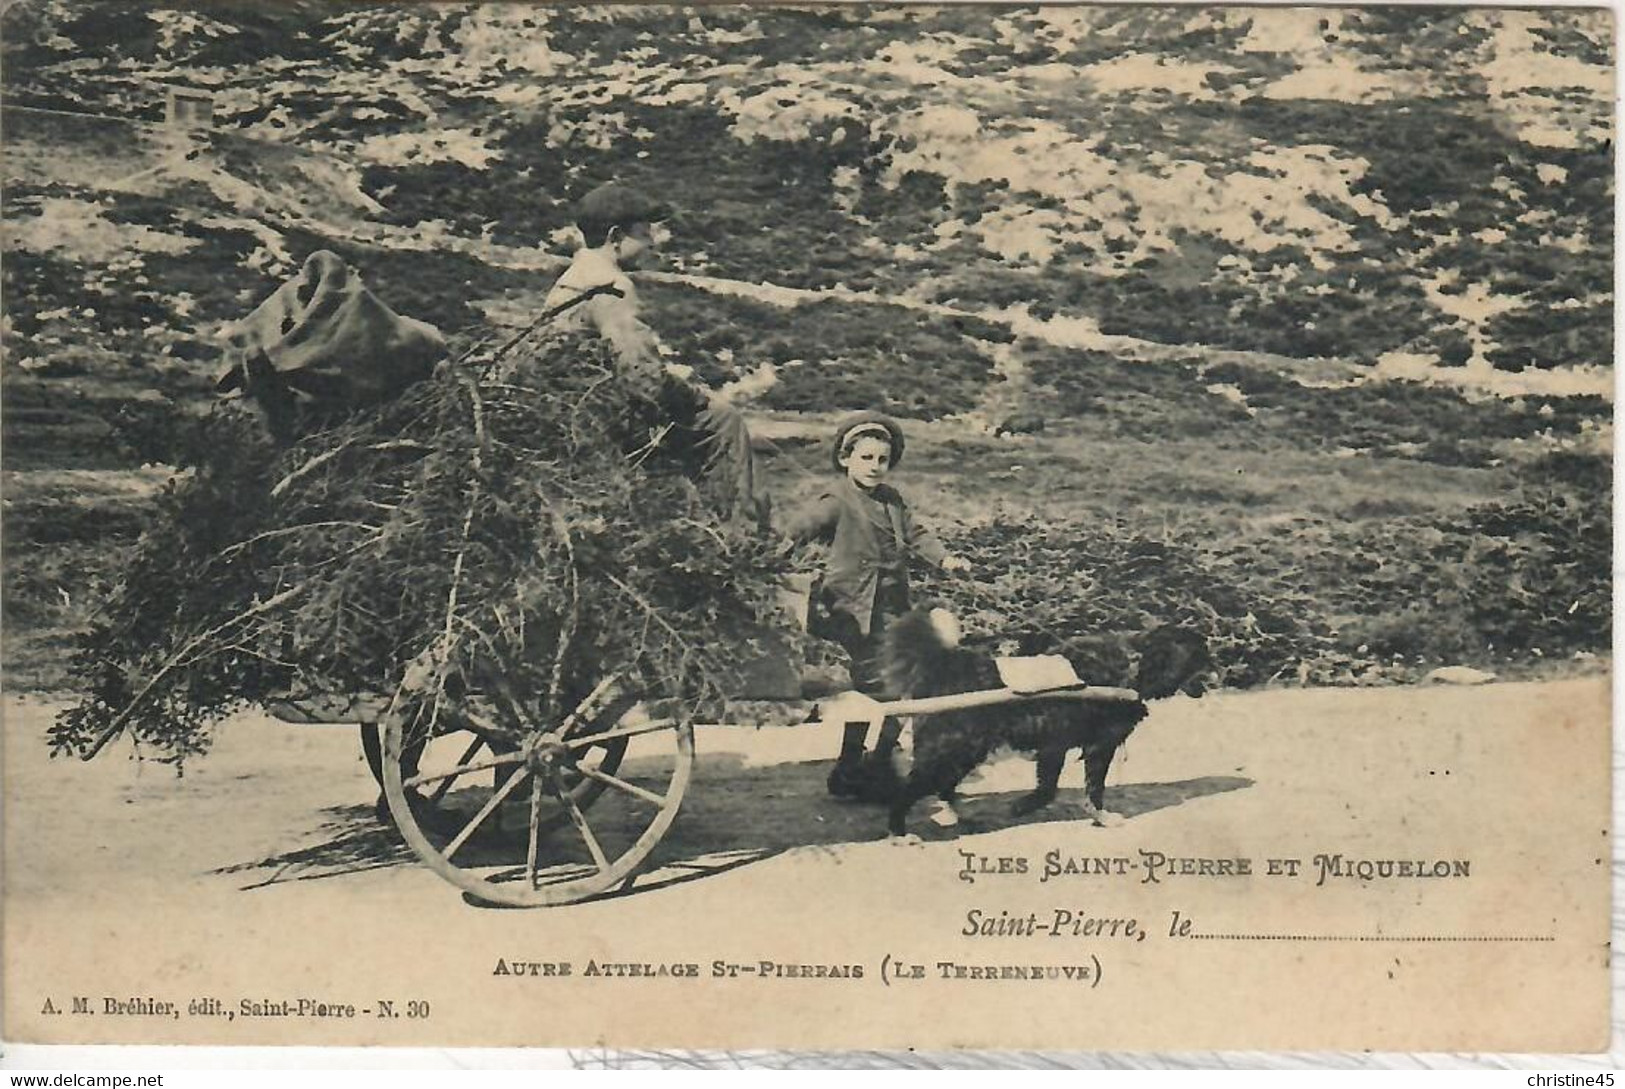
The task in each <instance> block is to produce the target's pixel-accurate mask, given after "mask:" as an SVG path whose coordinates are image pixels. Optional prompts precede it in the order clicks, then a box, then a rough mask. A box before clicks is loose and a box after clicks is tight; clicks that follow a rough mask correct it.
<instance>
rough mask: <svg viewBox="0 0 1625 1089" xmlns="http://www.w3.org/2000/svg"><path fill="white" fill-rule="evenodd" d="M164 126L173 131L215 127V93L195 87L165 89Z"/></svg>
mask: <svg viewBox="0 0 1625 1089" xmlns="http://www.w3.org/2000/svg"><path fill="white" fill-rule="evenodd" d="M164 91H165V99H164V124H165V125H167V126H168V127H169V128H172V129H206V128H210V127H212V126H213V125H214V92H213V91H200V90H198V89H197V88H195V87H165V88H164Z"/></svg>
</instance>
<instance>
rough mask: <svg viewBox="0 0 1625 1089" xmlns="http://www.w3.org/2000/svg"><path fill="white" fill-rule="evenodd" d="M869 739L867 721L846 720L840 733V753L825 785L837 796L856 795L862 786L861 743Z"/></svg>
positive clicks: (847, 796)
mask: <svg viewBox="0 0 1625 1089" xmlns="http://www.w3.org/2000/svg"><path fill="white" fill-rule="evenodd" d="M868 739H869V724H868V723H867V722H848V723H847V724H846V730H845V732H844V733H842V734H841V755H839V756H837V757H836V758H835V767H834V768H833V769H832V770H831V771H830V773H829V779H828V780H827V781H826V782H825V784H824V785H825V786H826V787H828V788H829V792H830V793H831V794H833V795H835V796H836V797H837V798H852V797H856V796H857V794H858V791H859V790H860V789H861V788H862V786H863V743H864V742H865V741H867V740H868Z"/></svg>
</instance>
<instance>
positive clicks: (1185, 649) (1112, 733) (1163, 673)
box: [882, 609, 1212, 836]
mask: <svg viewBox="0 0 1625 1089" xmlns="http://www.w3.org/2000/svg"><path fill="white" fill-rule="evenodd" d="M956 627H957V625H955V624H954V623H953V622H952V618H951V616H948V615H947V614H945V613H943V612H942V610H931V611H927V610H921V609H917V610H915V611H914V612H912V613H909V614H908V615H907V616H905V617H902V618H901V619H899V620H897V621H896V622H894V623H893V624H892V625H891V627H890V628H889V629H888V630H887V632H886V637H885V642H884V647H883V651H882V663H883V668H884V670H885V677H886V684H887V688H888V690H889V692H890V694H893V695H895V696H899V697H902V696H905V695H906V696H909V697H914V698H920V697H926V696H945V695H950V694H953V693H957V692H974V691H979V690H982V689H989V688H1002V687H1003V686H1004V682H1003V681H1002V680H1001V679H1000V677H999V670H998V666H997V664H996V663H995V662H994V659H993V657H992V656H991V655H988V654H984V653H982V652H980V651H976V650H972V649H969V648H964V647H959V646H958V645H957V638H956V635H957V632H956V630H955V629H956ZM1136 648H1137V649H1138V650H1139V652H1140V660H1139V666H1138V668H1137V671H1136V676H1135V684H1134V689H1135V691H1136V692H1137V693H1138V694H1139V696H1140V698H1139V699H1138V700H1121V701H1102V702H1082V701H1075V700H1074V701H1068V700H1035V701H1031V702H1026V703H1008V704H1000V705H995V706H991V707H978V708H973V709H970V710H965V711H948V712H943V713H941V714H935V715H922V716H920V717H919V718H917V719H916V720H915V722H914V765H913V767H912V769H910V771H909V773H908V776H907V778H906V779H905V780H903V781H902V782H899V783H897V784H896V786H895V788H894V790H893V793H892V797H891V819H890V824H889V827H890V830H891V834H892V835H894V836H900V835H902V834H903V832H904V826H905V822H906V821H907V819H908V812H909V810H910V808H912V807H913V805H914V803H915V802H917V801H919V800H920V799H922V798H925V797H927V796H929V795H932V794H935V795H938V796H939V797H941V798H942V799H943V800H944V801H946V802H952V800H953V797H954V792H955V791H956V789H957V788H958V786H959V784H960V782H961V781H963V780H964V778H965V777H966V776H967V775H969V774H970V773H971V772H972V771H974V770H975V769H976V768H977V767H978V766H979V765H980V764H981V763H982V762H983V761H984V760H986V759H987V758H988V756H990V755H991V754H992V753H993V752H994V751H995V750H996V749H999V748H1001V747H1008V748H1012V749H1018V750H1021V751H1023V752H1030V753H1034V754H1035V755H1036V757H1037V761H1038V785H1037V788H1036V789H1035V790H1034V791H1033V792H1032V793H1031V794H1029V795H1027V796H1026V797H1024V798H1021V799H1020V800H1018V801H1017V802H1016V803H1015V805H1014V806H1013V807H1012V812H1013V813H1014V814H1015V815H1017V816H1021V815H1023V814H1027V813H1031V812H1033V811H1034V810H1037V809H1040V808H1042V807H1044V806H1046V805H1048V804H1049V803H1050V802H1052V801H1054V800H1055V791H1056V785H1057V783H1058V782H1059V781H1060V777H1061V767H1062V765H1063V764H1064V763H1065V761H1066V754H1067V752H1068V751H1069V750H1071V749H1080V750H1082V753H1083V766H1084V775H1085V781H1086V783H1087V787H1088V797H1089V802H1090V804H1091V805H1093V806H1094V810H1095V814H1094V819H1095V822H1096V823H1097V824H1114V823H1117V821H1119V820H1121V818H1119V817H1117V816H1116V815H1115V814H1111V813H1107V812H1106V811H1105V808H1104V807H1105V794H1106V771H1107V769H1108V768H1110V767H1111V762H1112V758H1113V757H1114V756H1116V755H1117V750H1118V747H1119V746H1121V745H1122V744H1123V742H1124V741H1125V740H1127V739H1128V736H1129V734H1131V733H1133V732H1134V727H1135V726H1137V725H1139V723H1140V720H1141V719H1143V718H1145V716H1146V713H1147V711H1148V708H1147V707H1146V702H1145V701H1147V700H1155V699H1163V698H1165V697H1168V696H1172V695H1174V694H1175V693H1177V692H1181V691H1183V692H1185V693H1186V694H1187V695H1192V696H1196V695H1200V694H1201V692H1202V687H1203V685H1202V675H1203V674H1204V673H1206V672H1207V670H1208V669H1209V667H1210V666H1211V664H1212V659H1211V658H1210V657H1209V655H1208V649H1207V642H1206V640H1204V639H1203V638H1202V637H1201V636H1200V635H1199V634H1197V633H1196V632H1194V631H1191V630H1190V629H1188V628H1179V627H1174V626H1171V625H1169V626H1164V627H1160V628H1156V629H1153V630H1152V631H1150V632H1147V633H1146V634H1145V635H1143V636H1141V637H1140V638H1139V639H1138V640H1136Z"/></svg>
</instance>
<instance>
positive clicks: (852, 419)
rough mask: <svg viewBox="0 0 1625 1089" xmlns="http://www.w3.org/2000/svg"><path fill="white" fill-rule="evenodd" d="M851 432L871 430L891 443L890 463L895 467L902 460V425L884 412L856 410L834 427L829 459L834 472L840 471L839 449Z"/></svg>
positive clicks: (876, 435) (877, 436)
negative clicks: (856, 411)
mask: <svg viewBox="0 0 1625 1089" xmlns="http://www.w3.org/2000/svg"><path fill="white" fill-rule="evenodd" d="M853 432H873V434H874V436H875V437H876V438H881V437H884V438H885V439H886V441H887V442H889V443H890V444H891V463H892V467H893V468H896V467H897V464H898V463H899V462H901V461H902V460H903V425H902V424H900V423H898V422H897V421H896V420H894V419H892V418H891V417H890V416H888V415H886V414H885V413H884V412H858V413H854V414H853V415H851V416H848V417H847V418H846V419H844V420H842V421H841V423H840V425H839V426H838V427H836V429H835V444H834V445H833V446H831V447H830V452H829V461H830V464H831V465H833V466H834V467H835V471H836V472H840V471H841V449H842V448H843V447H844V446H845V445H846V442H847V438H848V437H849V436H851V435H852V434H853Z"/></svg>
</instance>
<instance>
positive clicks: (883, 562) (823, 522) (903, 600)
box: [785, 412, 970, 797]
mask: <svg viewBox="0 0 1625 1089" xmlns="http://www.w3.org/2000/svg"><path fill="white" fill-rule="evenodd" d="M830 456H831V462H832V463H833V465H834V467H835V470H836V472H838V473H840V474H841V475H842V477H843V479H842V481H841V482H840V484H838V485H836V486H835V487H834V488H832V489H830V490H829V491H828V492H825V493H824V494H823V495H822V496H820V497H819V498H818V499H817V500H815V501H814V502H813V503H812V504H811V505H810V506H808V507H807V508H806V509H805V510H803V511H802V512H800V514H799V515H798V516H797V517H796V518H794V519H793V520H792V521H791V522H790V524H789V525H787V526H786V527H785V531H786V533H787V535H788V536H789V537H790V538H791V540H793V541H795V542H796V543H797V544H802V543H806V542H809V541H824V542H827V543H828V544H829V546H830V548H829V557H828V560H827V561H826V567H825V572H824V577H823V584H822V588H821V591H820V597H821V600H819V601H816V602H814V606H813V607H814V609H815V610H818V612H819V621H818V622H817V623H816V624H815V625H814V633H815V634H819V635H823V636H825V637H827V638H829V639H831V640H833V641H834V642H836V643H839V644H840V645H841V646H842V647H843V648H844V649H845V650H846V652H847V654H848V655H850V656H851V659H852V681H853V686H854V687H855V688H857V690H858V691H860V692H862V693H864V694H866V695H870V696H878V695H881V694H882V683H881V676H880V663H879V660H878V659H879V650H880V641H881V636H882V635H883V634H884V633H885V630H886V626H887V624H888V623H890V621H891V620H893V619H895V618H896V617H899V616H902V615H903V614H904V613H906V612H908V610H909V607H910V606H909V588H908V564H909V560H910V559H911V558H913V557H915V556H918V557H920V558H921V559H923V560H925V561H926V562H927V563H929V564H932V565H933V566H936V567H940V568H942V569H943V570H944V571H963V570H966V569H968V568H969V567H970V564H969V563H968V562H966V561H965V560H963V559H961V558H960V557H958V556H950V555H949V554H948V552H947V550H946V549H945V548H943V546H942V543H941V542H940V541H938V540H937V538H936V536H935V535H933V534H932V533H931V532H930V531H929V530H926V529H924V528H923V527H921V526H919V525H917V524H916V523H915V522H914V519H913V516H912V514H911V513H910V511H909V508H908V505H907V504H906V503H905V502H904V501H903V497H902V495H900V494H899V493H898V492H897V490H896V489H895V488H893V487H891V486H890V485H889V484H886V483H885V480H886V477H887V475H888V474H889V473H890V472H891V470H892V469H893V468H895V467H896V465H897V463H898V462H900V461H901V460H902V457H903V429H902V427H901V425H899V424H898V423H897V421H896V420H893V419H891V418H890V417H889V416H885V415H883V414H881V413H879V412H862V413H858V414H857V415H855V416H851V417H848V418H847V419H846V420H844V421H842V423H841V425H840V426H839V427H838V428H837V429H836V432H835V441H834V444H833V446H832V449H831V455H830ZM820 629H821V630H820ZM868 732H869V725H868V723H866V722H850V723H847V724H846V728H845V731H844V733H843V735H842V738H841V751H840V754H839V755H838V756H837V757H836V761H835V768H834V770H832V771H831V772H830V775H829V781H828V787H829V792H830V793H831V794H834V795H837V796H839V797H850V796H853V795H857V794H860V793H863V790H864V786H865V783H864V775H863V772H862V766H863V756H864V746H865V744H866V742H867V740H868ZM901 732H902V724H901V723H900V722H898V721H897V720H896V719H887V720H886V721H885V723H884V724H883V725H882V726H881V730H880V736H879V738H878V739H877V740H876V742H875V760H876V762H877V763H884V764H885V765H886V766H887V767H889V766H890V763H889V762H890V756H891V753H892V750H893V749H895V748H896V746H897V738H898V735H899V734H900V733H901Z"/></svg>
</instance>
